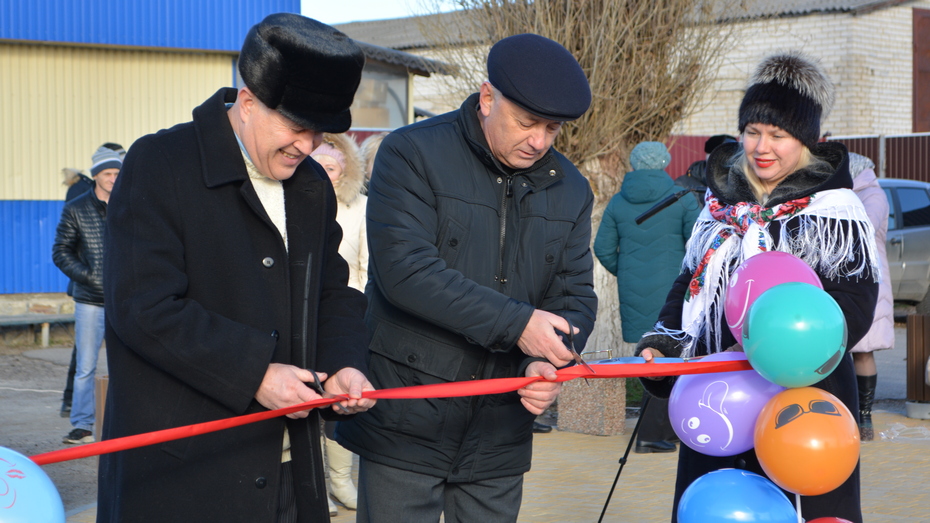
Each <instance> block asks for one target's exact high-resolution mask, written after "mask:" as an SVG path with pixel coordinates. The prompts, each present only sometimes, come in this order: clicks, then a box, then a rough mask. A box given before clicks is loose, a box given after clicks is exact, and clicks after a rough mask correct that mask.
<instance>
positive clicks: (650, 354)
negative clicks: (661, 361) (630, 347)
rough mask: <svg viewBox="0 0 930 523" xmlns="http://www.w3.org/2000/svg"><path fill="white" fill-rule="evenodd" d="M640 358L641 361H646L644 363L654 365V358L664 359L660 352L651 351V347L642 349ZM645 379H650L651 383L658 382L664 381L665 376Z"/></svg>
mask: <svg viewBox="0 0 930 523" xmlns="http://www.w3.org/2000/svg"><path fill="white" fill-rule="evenodd" d="M640 356H642V357H643V359H644V360H646V363H654V360H655V359H656V358H664V357H665V356H663V355H662V353H661V352H659V351H658V350H656V349H653V348H652V347H648V348H645V349H643V352H641V353H640ZM647 378H648V379H650V380H652V381H660V380H664V379H665V376H647Z"/></svg>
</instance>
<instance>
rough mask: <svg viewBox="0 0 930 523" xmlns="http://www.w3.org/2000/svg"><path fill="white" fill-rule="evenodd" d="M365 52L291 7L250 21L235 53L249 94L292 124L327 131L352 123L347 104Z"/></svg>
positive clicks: (348, 39) (358, 76)
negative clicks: (262, 18) (253, 24)
mask: <svg viewBox="0 0 930 523" xmlns="http://www.w3.org/2000/svg"><path fill="white" fill-rule="evenodd" d="M364 65H365V55H364V53H363V52H362V50H361V48H359V46H357V45H356V44H355V42H353V41H352V40H351V39H350V38H349V37H348V36H346V35H345V34H344V33H342V32H340V31H338V30H336V29H334V28H332V27H330V26H328V25H326V24H324V23H321V22H318V21H316V20H313V19H310V18H307V17H305V16H300V15H297V14H292V13H277V14H272V15H268V16H267V17H265V19H264V20H262V21H261V22H260V23H258V24H256V25H255V26H253V27H252V28H251V29H250V30H249V33H248V34H247V35H246V37H245V42H244V43H243V44H242V50H241V51H240V54H239V74H241V75H242V80H243V81H244V82H245V85H246V86H248V88H249V89H250V90H251V91H252V92H253V93H255V96H257V97H258V99H259V100H261V101H262V103H264V104H265V105H267V106H268V107H269V108H271V109H276V110H277V111H278V112H280V113H281V114H283V115H284V116H286V117H288V118H290V119H291V120H293V121H294V122H296V123H297V124H298V125H300V126H302V127H304V128H306V129H310V130H314V131H323V132H331V133H341V132H345V131H347V130H348V129H349V127H350V126H351V125H352V115H351V114H350V113H349V106H351V105H352V99H353V98H355V91H356V89H358V84H359V81H360V80H361V77H362V67H363V66H364Z"/></svg>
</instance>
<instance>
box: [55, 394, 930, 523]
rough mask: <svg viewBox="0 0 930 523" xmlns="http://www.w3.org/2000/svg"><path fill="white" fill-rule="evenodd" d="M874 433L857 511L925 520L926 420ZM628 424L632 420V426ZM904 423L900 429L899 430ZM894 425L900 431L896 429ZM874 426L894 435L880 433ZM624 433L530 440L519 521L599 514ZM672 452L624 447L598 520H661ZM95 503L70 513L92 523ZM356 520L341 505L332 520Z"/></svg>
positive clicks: (928, 491) (877, 520) (928, 487)
mask: <svg viewBox="0 0 930 523" xmlns="http://www.w3.org/2000/svg"><path fill="white" fill-rule="evenodd" d="M873 419H874V423H875V428H876V440H875V441H872V442H864V443H863V444H862V452H861V456H862V458H861V460H862V510H863V513H864V517H865V521H867V522H869V523H891V522H901V521H908V522H911V523H914V522H921V521H922V522H930V421H927V420H914V419H910V418H907V417H905V416H904V415H903V414H900V413H894V412H888V411H881V410H879V411H876V412H875V413H874V414H873ZM630 427H631V429H632V424H631V425H630ZM902 428H907V430H906V431H904V432H901V431H900V429H902ZM896 429H899V430H896ZM879 432H885V433H886V434H888V435H894V437H893V438H891V439H884V440H883V439H880V438H881V437H880V436H879ZM628 441H629V438H628V436H606V437H604V436H588V435H584V434H575V433H570V432H560V431H558V430H554V431H552V432H551V433H549V434H537V435H536V437H535V439H534V443H535V445H534V455H533V470H531V471H530V472H529V473H528V474H527V475H526V482H525V486H524V494H523V508H522V510H521V512H520V519H519V520H520V521H521V522H527V523H529V522H532V523H566V522H576V521H577V522H582V521H583V522H595V521H597V520H598V518H599V517H600V514H601V510H602V508H603V507H604V502H605V501H606V499H607V494H608V492H609V491H610V485H611V483H612V482H613V480H614V477H615V476H616V474H617V469H618V467H619V465H618V462H619V459H620V457H621V456H623V452H624V450H625V449H626V445H627V442H628ZM677 460H678V454H677V452H676V453H670V454H635V453H632V452H631V453H630V456H629V459H628V461H627V464H626V465H625V466H624V468H623V472H622V474H621V475H620V479H619V481H618V483H617V489H616V491H615V492H614V495H613V499H612V500H611V502H610V504H609V506H608V509H607V512H606V514H605V516H604V521H613V522H630V523H639V522H656V523H659V522H666V521H668V520H669V515H670V513H671V501H672V493H673V491H674V485H675V468H676V464H677ZM96 512H97V510H96V507H86V508H85V509H83V510H80V509H79V511H78V512H77V513H74V514H71V515H69V517H68V519H67V521H68V522H69V523H92V522H93V521H94V519H95V516H96ZM352 521H355V512H352V511H348V510H345V509H342V510H340V512H339V515H338V516H336V517H334V518H333V522H334V523H349V522H352Z"/></svg>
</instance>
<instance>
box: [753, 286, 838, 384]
mask: <svg viewBox="0 0 930 523" xmlns="http://www.w3.org/2000/svg"><path fill="white" fill-rule="evenodd" d="M743 350H745V351H746V357H747V358H749V363H750V364H751V365H752V368H753V369H755V370H756V371H757V372H758V373H759V374H761V375H762V376H763V377H764V378H765V379H767V380H769V381H772V382H774V383H777V384H779V385H781V386H782V387H788V388H795V387H808V386H810V385H813V384H814V383H817V382H818V381H820V380H822V379H824V378H826V377H827V376H829V375H830V373H831V372H833V370H834V369H836V367H837V366H838V365H839V364H840V361H841V360H842V359H843V356H844V355H845V354H846V318H845V316H843V310H842V309H840V306H839V305H838V304H837V303H836V300H834V299H833V297H832V296H830V295H829V294H828V293H827V292H826V291H824V290H823V289H820V288H818V287H815V286H813V285H811V284H809V283H800V282H790V283H782V284H780V285H776V286H774V287H772V288H771V289H769V290H767V291H765V292H763V293H762V294H761V295H760V296H759V297H758V298H756V301H755V302H753V304H752V305H751V306H750V307H749V315H748V318H747V319H746V323H745V324H744V325H743Z"/></svg>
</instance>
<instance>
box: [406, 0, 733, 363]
mask: <svg viewBox="0 0 930 523" xmlns="http://www.w3.org/2000/svg"><path fill="white" fill-rule="evenodd" d="M427 1H429V0H427ZM454 3H455V4H456V5H457V6H458V7H459V8H460V10H459V11H456V12H453V13H447V14H446V15H444V16H439V17H422V18H421V23H420V30H421V32H422V33H423V34H424V36H425V37H426V39H427V40H428V41H430V42H431V47H432V49H433V53H431V54H432V55H433V56H435V57H437V58H439V59H441V60H443V61H445V62H448V63H453V64H456V66H458V68H459V69H458V74H457V75H455V76H450V77H445V78H446V81H447V82H449V84H448V85H447V89H446V91H447V92H448V93H449V94H450V96H452V97H453V98H454V99H456V100H458V101H461V100H463V99H464V98H465V96H466V95H467V94H468V93H471V92H475V91H476V90H477V89H478V86H479V85H480V83H481V82H482V81H483V80H484V79H485V78H486V72H485V65H484V64H485V59H486V56H487V50H488V49H489V48H490V46H491V45H492V44H493V43H494V42H496V41H498V40H500V39H501V38H504V37H507V36H510V35H514V34H519V33H526V32H532V33H537V34H540V35H542V36H546V37H548V38H551V39H553V40H555V41H557V42H559V43H561V44H562V45H564V46H565V47H566V48H567V49H568V50H569V51H571V52H572V54H573V55H574V56H575V57H576V58H577V59H578V62H579V63H580V64H581V67H582V68H583V69H584V71H585V73H586V74H587V76H588V81H589V82H590V84H591V91H592V94H593V101H592V104H591V108H590V109H589V110H588V112H587V113H586V114H585V115H584V116H583V117H582V118H581V119H579V120H578V121H576V122H574V123H572V124H568V125H565V126H563V127H562V131H561V133H560V135H559V137H558V139H557V141H556V145H555V146H556V148H557V149H558V150H559V151H561V152H562V153H563V154H565V155H566V156H567V157H568V158H569V159H571V160H573V161H574V162H575V164H576V165H578V166H579V167H580V169H581V171H582V172H583V173H584V175H585V176H586V177H587V178H588V180H589V181H590V182H591V186H592V188H593V190H594V193H595V197H596V205H595V213H594V214H595V218H594V220H595V225H596V224H598V223H599V222H600V216H601V214H602V213H603V209H604V207H605V206H606V204H607V202H608V201H609V200H610V198H611V197H612V196H613V195H614V194H615V193H616V192H617V191H618V190H619V188H620V183H621V181H622V179H623V174H624V173H625V172H626V171H627V164H628V157H629V152H630V150H631V149H632V147H633V146H635V145H636V144H637V143H639V142H641V141H643V140H656V141H665V140H666V139H667V138H668V137H669V135H670V133H671V131H672V128H673V126H674V125H675V124H676V123H677V122H679V121H680V120H682V119H683V118H685V117H686V116H688V115H689V114H690V113H691V112H692V111H694V110H695V109H697V107H696V105H697V101H698V100H701V99H702V96H703V94H704V91H705V89H706V87H707V86H709V85H712V83H713V80H714V79H715V73H716V71H717V69H718V66H719V64H720V62H721V60H722V57H723V55H724V51H725V50H726V49H727V48H728V47H731V46H734V45H738V41H737V40H738V39H737V29H738V27H739V26H737V25H736V24H730V23H726V22H723V21H721V20H722V19H723V18H722V16H721V15H722V14H724V15H725V16H726V17H727V18H728V19H732V18H735V13H738V11H739V10H740V4H739V3H738V1H737V0H717V1H715V0H707V1H703V2H702V1H698V0H533V1H531V0H455V1H454ZM437 5H438V4H437ZM596 265H597V270H596V272H595V280H596V281H595V285H596V287H597V293H598V296H599V297H600V300H599V301H600V309H599V311H598V322H597V327H596V329H595V333H594V334H593V335H592V336H591V339H590V340H589V342H588V348H587V350H586V352H590V351H595V352H601V354H602V355H606V354H613V355H615V356H616V355H621V354H618V353H617V352H618V351H616V350H614V349H616V348H618V347H621V346H622V344H621V340H622V337H621V336H620V327H619V325H620V322H619V314H618V307H617V292H616V282H615V280H614V278H613V276H611V275H609V274H608V273H607V272H606V271H605V270H604V269H603V268H602V267H600V265H599V264H596ZM622 355H627V354H622Z"/></svg>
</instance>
